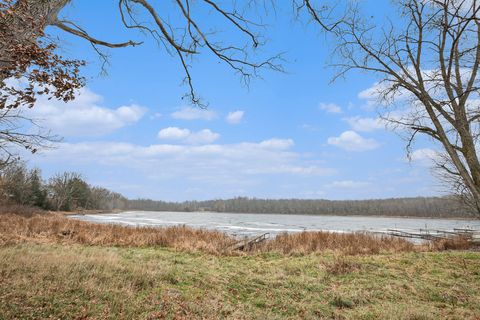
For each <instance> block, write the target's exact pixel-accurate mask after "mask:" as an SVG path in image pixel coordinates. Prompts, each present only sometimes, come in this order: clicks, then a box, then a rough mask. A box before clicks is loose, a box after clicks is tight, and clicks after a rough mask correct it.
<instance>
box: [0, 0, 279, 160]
mask: <svg viewBox="0 0 480 320" xmlns="http://www.w3.org/2000/svg"><path fill="white" fill-rule="evenodd" d="M74 2H75V1H73V0H0V109H3V110H7V111H5V112H3V113H2V114H0V153H2V154H1V155H0V158H1V159H2V161H3V162H6V161H7V160H8V159H10V158H11V156H12V155H14V152H13V151H12V150H13V149H14V147H15V146H21V147H23V148H25V149H27V150H30V151H32V152H35V151H36V150H37V149H38V148H41V147H44V146H45V145H47V144H48V143H49V142H51V141H53V140H54V139H52V137H51V136H50V135H48V134H45V133H43V131H42V130H38V129H39V128H38V127H37V126H36V125H35V122H34V121H32V120H31V119H26V118H24V117H23V116H22V113H21V112H14V111H10V110H16V109H22V108H19V107H30V108H31V107H33V106H34V103H35V101H36V97H37V96H38V95H46V96H48V97H49V99H51V98H54V99H58V100H62V101H69V100H72V99H74V98H75V94H76V90H77V89H79V88H81V87H82V86H84V85H85V80H84V78H83V77H82V76H81V74H80V69H81V67H82V66H83V65H84V64H85V62H84V61H83V60H69V59H65V58H64V57H62V56H61V55H60V52H61V50H59V49H58V44H57V42H56V40H57V39H53V37H50V36H49V34H46V32H45V30H46V28H47V27H49V26H50V27H56V28H58V29H60V30H61V31H63V32H65V33H68V34H72V35H74V36H76V37H80V38H82V39H84V40H85V41H86V43H88V44H90V45H91V46H92V47H93V49H94V50H95V51H96V53H98V55H99V56H100V58H101V59H102V60H104V61H106V59H107V55H106V53H105V52H104V51H103V49H104V48H123V47H129V46H138V45H141V44H142V42H141V41H133V40H126V41H123V42H119V43H114V42H111V41H109V40H108V39H100V38H97V37H95V36H94V34H93V33H94V31H87V30H88V29H89V28H88V26H80V25H78V24H77V23H75V22H73V21H71V20H70V19H69V18H68V17H62V16H61V11H62V9H63V8H65V7H66V6H67V5H69V3H74ZM112 5H113V3H112ZM263 5H266V3H263V2H261V1H258V3H257V1H249V2H248V3H247V4H245V3H244V4H240V5H238V4H237V3H236V2H235V1H231V2H230V4H229V3H228V2H226V3H225V2H221V1H214V0H202V1H190V0H175V1H172V2H168V4H167V3H165V4H162V5H161V6H160V4H158V3H156V4H154V2H153V1H149V0H117V10H118V12H119V19H121V23H122V24H123V26H124V27H125V28H126V29H127V30H132V31H137V32H136V33H135V32H133V33H132V36H133V37H140V36H144V35H145V36H146V37H147V39H148V38H149V39H152V40H153V41H155V42H157V43H158V44H159V45H160V46H161V47H163V48H164V49H165V50H166V51H167V53H169V54H170V55H172V56H174V57H177V58H178V61H179V64H180V66H181V68H183V71H184V75H185V78H184V81H185V84H186V86H187V88H188V90H187V91H188V92H187V94H186V97H187V98H188V99H189V100H190V101H191V102H192V103H193V104H195V105H197V106H200V107H203V106H205V104H204V103H203V102H202V100H201V99H200V98H199V96H198V94H197V93H196V91H195V88H194V82H193V78H192V75H191V66H190V63H191V60H192V59H193V57H195V56H196V55H198V54H200V53H205V54H211V55H213V56H214V57H215V58H216V59H217V60H219V61H220V62H223V63H224V64H226V65H227V66H228V67H229V68H231V69H232V70H233V71H234V72H236V73H238V74H239V75H240V76H241V79H242V80H243V81H244V82H245V83H247V84H248V82H249V80H250V78H251V77H255V76H258V73H259V70H260V69H263V68H267V69H274V70H281V66H280V65H279V64H278V61H279V59H280V56H274V57H270V58H266V59H263V60H261V59H260V60H259V61H256V60H255V57H254V56H255V55H256V49H257V48H258V47H259V46H261V45H262V44H263V43H264V40H263V38H262V36H261V31H263V29H264V26H263V25H262V24H261V22H258V21H254V20H253V19H252V20H251V19H250V18H249V14H248V12H250V11H254V10H250V9H255V8H257V9H258V8H259V7H262V6H263ZM94 6H95V4H94V3H93V2H92V7H94ZM205 12H208V15H209V16H211V17H212V19H211V20H210V19H208V20H205V19H203V20H202V21H199V20H200V19H199V16H200V14H205ZM172 15H174V16H175V17H176V18H175V19H174V20H173V22H172V20H170V19H169V17H170V16H172ZM144 21H145V22H144ZM213 21H216V22H217V24H219V26H217V25H216V24H215V22H213ZM220 27H221V28H220ZM220 29H229V30H233V32H234V34H236V37H231V38H229V39H227V41H228V42H224V41H225V39H223V38H222V36H221V34H220V32H218V31H221V30H220ZM81 58H82V57H79V59H81ZM152 63H154V61H152ZM102 68H103V67H102ZM25 125H26V126H25ZM32 128H34V129H37V130H36V131H35V133H33V131H32V130H31V129H32ZM12 147H13V148H12Z"/></svg>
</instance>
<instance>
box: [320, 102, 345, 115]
mask: <svg viewBox="0 0 480 320" xmlns="http://www.w3.org/2000/svg"><path fill="white" fill-rule="evenodd" d="M318 107H319V108H320V110H323V111H325V112H327V113H342V108H340V107H339V106H338V105H336V104H335V103H320V104H319V105H318Z"/></svg>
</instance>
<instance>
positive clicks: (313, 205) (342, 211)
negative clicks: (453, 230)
mask: <svg viewBox="0 0 480 320" xmlns="http://www.w3.org/2000/svg"><path fill="white" fill-rule="evenodd" d="M0 201H1V203H6V204H20V205H26V206H34V207H39V208H42V209H46V210H56V211H76V210H84V209H86V210H104V211H109V210H115V209H120V210H146V211H214V212H232V213H283V214H310V215H377V216H378V215H382V216H410V217H474V216H475V215H474V214H471V213H470V211H469V210H468V209H467V208H466V207H465V206H463V205H462V203H461V202H460V201H458V200H457V199H456V198H453V197H442V198H435V197H430V198H400V199H383V200H357V201H350V200H344V201H330V200H299V199H281V200H271V199H255V198H245V197H239V198H234V199H228V200H208V201H185V202H165V201H154V200H149V199H137V200H129V199H127V198H126V197H124V196H123V195H121V194H119V193H116V192H112V191H110V190H108V189H105V188H101V187H95V186H91V185H89V184H88V183H87V182H86V181H84V180H83V178H82V177H81V175H80V174H78V173H74V172H64V173H58V174H56V175H54V176H53V177H51V178H50V179H48V181H46V180H44V179H43V178H42V176H41V173H40V170H38V169H31V170H29V169H27V167H26V166H25V164H24V163H22V162H16V163H13V164H10V165H8V166H6V167H4V168H3V169H1V170H0Z"/></svg>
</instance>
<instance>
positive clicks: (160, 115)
mask: <svg viewBox="0 0 480 320" xmlns="http://www.w3.org/2000/svg"><path fill="white" fill-rule="evenodd" d="M162 116H163V115H162V114H161V113H160V112H155V113H154V114H152V115H151V116H150V120H155V119H159V118H161V117H162Z"/></svg>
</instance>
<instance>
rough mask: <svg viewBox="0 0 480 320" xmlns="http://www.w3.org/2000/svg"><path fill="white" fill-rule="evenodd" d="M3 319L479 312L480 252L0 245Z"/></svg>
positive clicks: (470, 315)
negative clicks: (233, 251) (287, 252)
mask: <svg viewBox="0 0 480 320" xmlns="http://www.w3.org/2000/svg"><path fill="white" fill-rule="evenodd" d="M0 270H1V272H0V319H13V318H21V319H38V318H61V319H71V318H75V319H88V318H108V319H156V318H171V319H174V318H175V319H196V318H207V319H216V318H230V319H277V318H279V319H280V318H295V319H300V318H302V319H317V318H322V317H324V318H337V319H379V318H382V319H439V318H451V319H478V318H479V317H480V253H478V252H435V253H416V252H409V253H386V254H377V255H356V256H345V255H341V254H338V253H334V252H325V253H322V254H308V255H297V256H284V255H280V254H257V255H252V256H218V255H211V254H206V253H200V252H196V253H188V252H179V251H175V250H172V249H166V248H119V247H100V246H84V245H58V244H21V245H13V246H6V247H2V248H0Z"/></svg>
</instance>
